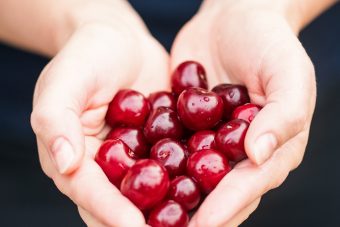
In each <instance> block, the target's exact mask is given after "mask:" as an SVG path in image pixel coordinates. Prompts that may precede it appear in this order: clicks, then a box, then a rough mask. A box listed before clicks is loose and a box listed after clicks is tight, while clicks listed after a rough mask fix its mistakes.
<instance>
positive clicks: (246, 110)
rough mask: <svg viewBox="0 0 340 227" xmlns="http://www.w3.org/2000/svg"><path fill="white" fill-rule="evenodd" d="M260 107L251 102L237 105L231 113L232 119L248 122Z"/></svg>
mask: <svg viewBox="0 0 340 227" xmlns="http://www.w3.org/2000/svg"><path fill="white" fill-rule="evenodd" d="M260 110H261V107H260V106H258V105H255V104H252V103H247V104H244V105H243V106H239V107H237V108H236V109H235V110H234V112H233V114H232V117H231V118H232V119H242V120H245V121H247V122H248V123H250V122H252V121H253V120H254V118H255V116H256V115H257V114H258V112H260Z"/></svg>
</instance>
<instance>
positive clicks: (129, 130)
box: [106, 127, 150, 159]
mask: <svg viewBox="0 0 340 227" xmlns="http://www.w3.org/2000/svg"><path fill="white" fill-rule="evenodd" d="M106 139H120V140H122V141H123V142H124V143H125V144H126V145H127V146H128V147H129V148H130V149H131V150H132V155H133V157H134V158H136V159H138V158H146V157H148V155H149V149H150V146H149V144H148V142H147V141H146V138H145V136H144V133H143V131H142V130H141V129H140V128H134V127H117V128H114V129H112V130H111V132H110V133H109V134H108V135H107V137H106Z"/></svg>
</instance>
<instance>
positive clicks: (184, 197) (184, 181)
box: [168, 176, 201, 211]
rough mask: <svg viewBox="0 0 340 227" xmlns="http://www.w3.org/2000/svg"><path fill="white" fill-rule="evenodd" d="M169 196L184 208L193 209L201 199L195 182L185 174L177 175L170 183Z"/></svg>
mask: <svg viewBox="0 0 340 227" xmlns="http://www.w3.org/2000/svg"><path fill="white" fill-rule="evenodd" d="M168 195H169V198H170V199H172V200H174V201H176V202H178V203H179V204H181V205H182V206H183V207H184V208H185V209H186V210H188V211H189V210H192V209H194V208H195V207H196V206H197V205H198V204H199V202H200V200H201V192H200V190H199V188H198V186H197V185H196V183H195V182H194V181H193V180H192V179H190V178H189V177H187V176H179V177H176V178H175V179H173V180H172V181H171V183H170V188H169V193H168Z"/></svg>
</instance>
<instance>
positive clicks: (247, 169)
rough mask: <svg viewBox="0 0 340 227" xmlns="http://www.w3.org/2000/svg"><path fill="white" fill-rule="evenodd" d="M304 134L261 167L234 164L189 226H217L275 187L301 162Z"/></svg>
mask: <svg viewBox="0 0 340 227" xmlns="http://www.w3.org/2000/svg"><path fill="white" fill-rule="evenodd" d="M305 145H306V134H303V133H301V134H299V135H298V136H297V137H296V138H294V139H292V140H291V141H289V142H287V143H286V144H285V145H283V146H282V147H281V148H279V149H278V150H277V152H275V153H274V155H273V156H272V157H271V158H270V159H269V160H268V161H267V162H265V163H264V164H263V165H260V166H258V165H256V164H254V163H252V162H251V161H250V160H245V161H243V162H241V163H240V164H238V165H236V166H235V168H234V169H233V170H232V171H231V172H230V173H228V174H227V175H226V176H225V177H224V178H223V179H222V181H221V182H220V183H219V184H218V186H217V187H216V189H215V190H214V191H212V192H211V193H210V194H209V196H208V197H207V198H206V200H205V201H204V202H203V204H202V205H201V207H200V208H199V210H198V212H197V213H196V215H195V222H194V223H193V224H192V226H196V227H198V226H220V225H222V224H223V223H227V222H228V221H230V220H231V219H232V218H233V217H234V216H235V215H236V214H237V213H239V212H240V211H241V210H242V209H243V208H244V207H245V206H247V205H248V204H250V203H251V202H252V201H254V200H256V199H257V198H259V197H261V196H262V195H263V194H264V193H266V192H267V191H268V190H270V189H273V188H275V187H278V186H279V185H280V184H281V183H282V182H283V181H284V180H285V178H286V177H287V175H288V173H289V171H290V170H291V169H292V168H295V167H296V165H297V164H298V163H299V162H301V160H302V156H303V152H302V151H303V150H304V148H305Z"/></svg>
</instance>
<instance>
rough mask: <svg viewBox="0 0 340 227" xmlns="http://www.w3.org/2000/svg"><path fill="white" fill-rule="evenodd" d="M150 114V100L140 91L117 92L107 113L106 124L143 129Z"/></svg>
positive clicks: (126, 90)
mask: <svg viewBox="0 0 340 227" xmlns="http://www.w3.org/2000/svg"><path fill="white" fill-rule="evenodd" d="M149 112H150V104H149V102H148V100H147V99H146V98H145V97H144V96H143V95H142V94H141V93H139V92H138V91H134V90H130V89H125V90H120V91H118V92H117V94H116V95H115V97H114V98H113V100H112V101H111V103H110V104H109V108H108V110H107V113H106V122H107V123H108V124H109V125H110V126H111V127H114V126H117V125H126V126H135V127H141V126H143V125H144V122H145V120H146V118H147V117H148V115H149Z"/></svg>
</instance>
